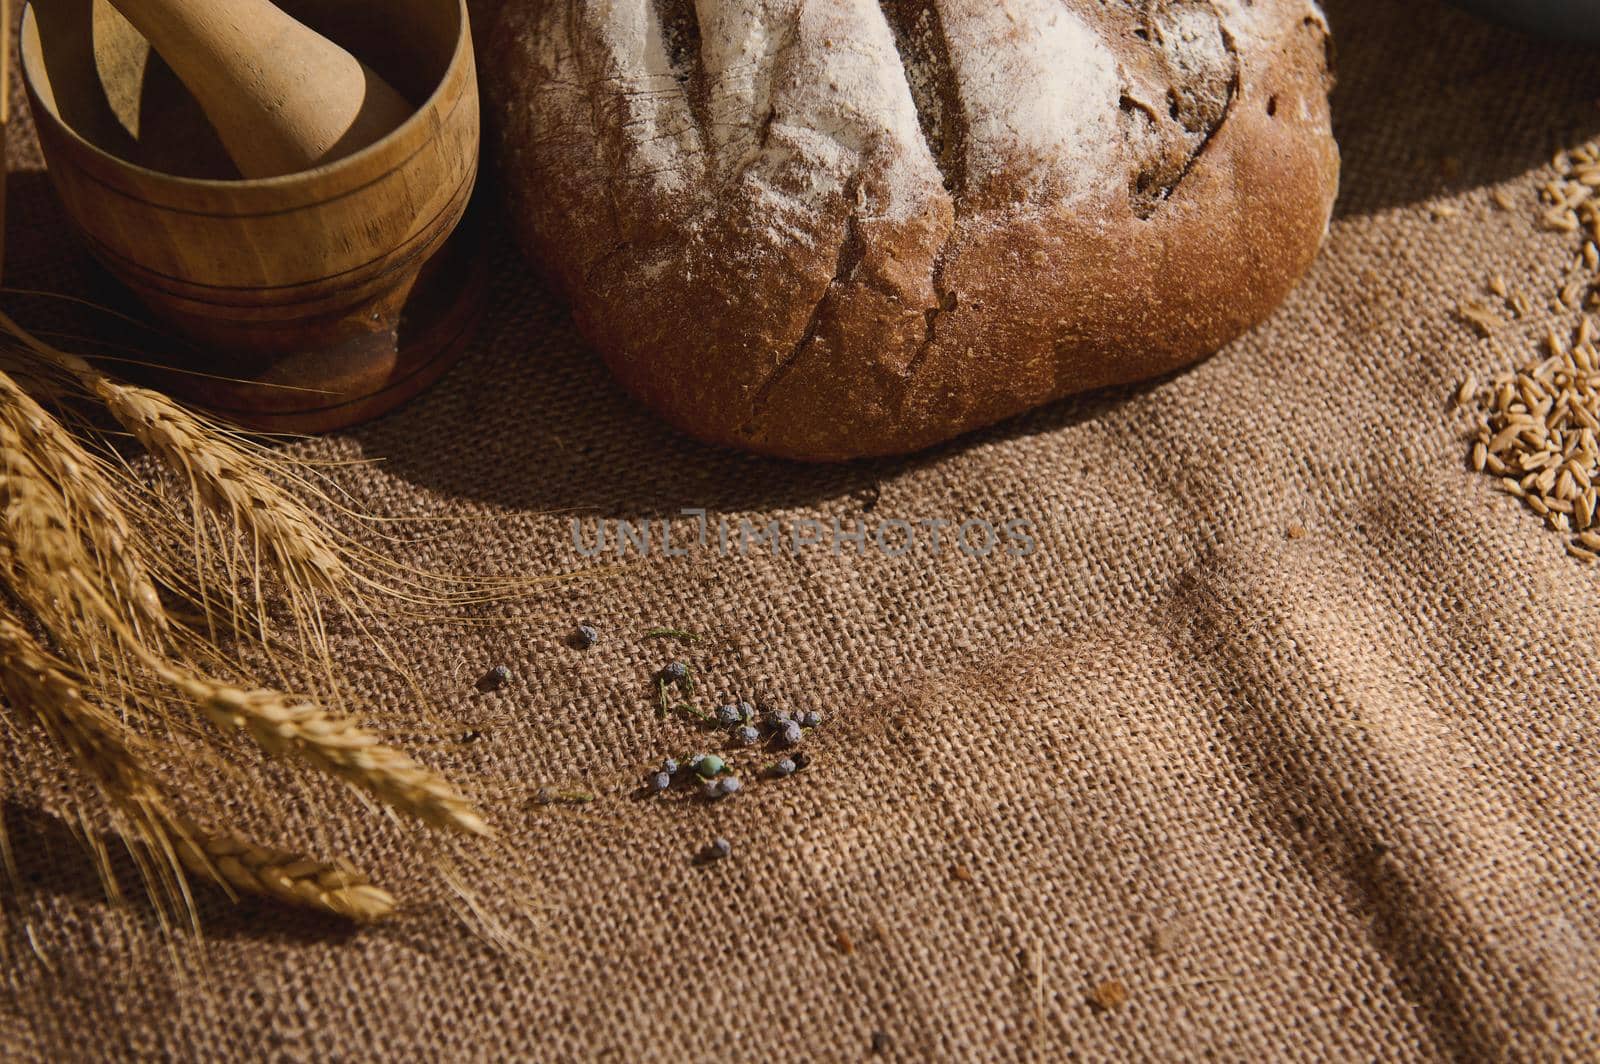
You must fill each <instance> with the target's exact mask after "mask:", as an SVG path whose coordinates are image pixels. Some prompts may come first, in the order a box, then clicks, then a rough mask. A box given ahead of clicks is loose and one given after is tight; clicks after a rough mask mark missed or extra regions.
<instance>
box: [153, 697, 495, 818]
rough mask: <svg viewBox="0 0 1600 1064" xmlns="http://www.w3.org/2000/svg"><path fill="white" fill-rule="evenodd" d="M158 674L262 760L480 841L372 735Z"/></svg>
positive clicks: (460, 814)
mask: <svg viewBox="0 0 1600 1064" xmlns="http://www.w3.org/2000/svg"><path fill="white" fill-rule="evenodd" d="M157 671H158V674H159V675H160V676H161V677H162V678H163V679H164V680H165V681H166V682H168V683H170V684H172V685H173V686H174V687H176V688H177V689H178V690H180V691H182V692H183V693H184V694H185V695H187V696H188V697H189V698H190V699H192V700H193V701H194V702H195V704H196V705H198V706H200V708H201V709H203V710H204V711H205V713H206V715H207V716H209V717H210V718H211V719H212V721H213V722H214V723H216V725H217V726H218V727H220V728H222V729H224V730H228V731H244V732H246V733H247V734H249V736H250V737H251V738H252V739H254V740H255V741H256V742H257V743H258V744H259V745H260V746H261V747H262V748H263V749H265V750H266V751H268V752H269V753H274V754H280V753H289V754H296V755H298V756H299V757H301V758H303V759H304V760H306V761H308V762H310V763H311V764H313V765H315V766H316V767H318V768H320V769H322V770H323V771H324V772H328V773H330V774H332V775H335V776H338V777H340V778H341V779H344V780H346V781H348V782H350V783H353V784H355V785H356V786H358V787H361V788H362V789H364V790H366V791H368V792H370V793H372V794H373V795H375V796H376V797H377V798H379V799H381V800H382V801H383V802H385V803H386V804H388V805H390V806H392V807H393V808H395V809H398V810H400V811H401V812H404V813H409V814H410V815H412V816H415V817H417V818H418V819H420V820H422V821H424V822H426V823H429V824H433V825H435V826H436V827H442V828H448V829H451V830H453V831H460V832H464V833H466V834H471V835H487V834H488V833H489V826H488V825H487V824H485V823H484V821H483V819H482V818H481V817H480V816H479V815H478V814H477V812H476V811H475V810H474V809H473V808H472V806H471V804H470V803H468V802H467V801H466V799H464V798H462V797H461V795H460V794H458V793H457V792H456V790H455V788H454V787H452V786H451V785H450V783H449V781H448V780H446V779H445V778H444V777H442V776H440V775H439V774H438V773H436V772H434V771H433V770H431V769H428V768H426V767H424V766H422V765H419V764H417V762H415V761H413V760H412V759H411V758H410V757H409V756H407V755H406V754H405V753H403V752H402V751H400V750H396V749H394V748H393V747H390V746H385V745H384V744H383V742H382V740H381V739H380V738H379V737H378V735H377V734H375V733H374V732H371V731H368V730H367V729H365V728H362V727H360V726H359V725H357V724H356V723H355V722H353V721H351V720H349V719H348V718H344V717H337V716H334V715H333V714H330V713H329V712H328V711H327V710H325V709H323V708H322V707H321V706H318V705H316V704H315V703H312V702H305V701H300V700H297V699H294V698H292V697H290V696H288V695H286V694H283V693H281V692H278V691H268V690H246V689H245V688H242V687H234V686H231V685H229V684H224V683H219V682H217V681H216V680H212V679H208V678H206V677H202V676H195V675H192V674H188V673H183V672H179V671H177V670H175V669H172V668H170V667H160V666H157Z"/></svg>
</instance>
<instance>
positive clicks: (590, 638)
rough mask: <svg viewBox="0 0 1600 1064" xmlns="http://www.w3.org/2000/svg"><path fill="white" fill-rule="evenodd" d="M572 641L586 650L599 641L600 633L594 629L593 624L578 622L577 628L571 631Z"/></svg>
mask: <svg viewBox="0 0 1600 1064" xmlns="http://www.w3.org/2000/svg"><path fill="white" fill-rule="evenodd" d="M572 641H573V642H574V643H576V644H577V645H578V646H579V647H581V648H583V649H584V650H588V649H589V648H590V647H592V646H594V645H595V644H596V643H598V642H600V633H599V632H597V631H595V630H594V626H593V625H589V624H580V625H578V630H577V631H575V632H573V633H572Z"/></svg>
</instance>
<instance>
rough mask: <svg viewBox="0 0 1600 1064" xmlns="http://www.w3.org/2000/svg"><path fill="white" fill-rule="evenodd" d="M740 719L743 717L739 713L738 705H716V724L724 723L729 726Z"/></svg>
mask: <svg viewBox="0 0 1600 1064" xmlns="http://www.w3.org/2000/svg"><path fill="white" fill-rule="evenodd" d="M741 719H743V718H742V717H741V715H740V713H739V707H738V706H735V705H726V706H718V707H717V723H718V724H725V725H727V726H729V727H732V726H733V725H735V724H737V723H739V721H740V720H741Z"/></svg>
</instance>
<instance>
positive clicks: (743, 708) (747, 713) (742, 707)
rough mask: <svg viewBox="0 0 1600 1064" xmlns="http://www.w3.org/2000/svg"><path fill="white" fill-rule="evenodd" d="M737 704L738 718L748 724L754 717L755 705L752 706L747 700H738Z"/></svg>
mask: <svg viewBox="0 0 1600 1064" xmlns="http://www.w3.org/2000/svg"><path fill="white" fill-rule="evenodd" d="M738 705H739V719H740V720H741V721H743V722H744V723H746V724H749V723H750V722H751V721H753V720H755V719H756V707H755V706H752V705H751V704H750V703H749V702H740V703H739V704H738Z"/></svg>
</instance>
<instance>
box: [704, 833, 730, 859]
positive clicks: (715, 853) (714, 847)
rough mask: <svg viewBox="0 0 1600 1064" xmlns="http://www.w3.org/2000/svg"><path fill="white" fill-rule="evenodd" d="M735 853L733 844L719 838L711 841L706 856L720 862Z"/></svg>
mask: <svg viewBox="0 0 1600 1064" xmlns="http://www.w3.org/2000/svg"><path fill="white" fill-rule="evenodd" d="M732 852H733V844H732V843H731V842H729V841H728V840H727V839H722V838H717V839H712V840H711V845H710V846H707V847H706V856H707V857H710V858H712V859H713V860H720V859H721V858H723V857H726V856H728V855H729V854H730V853H732Z"/></svg>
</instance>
